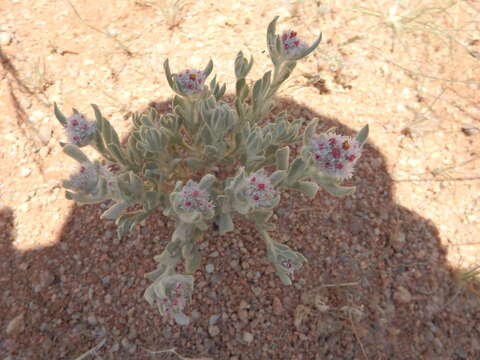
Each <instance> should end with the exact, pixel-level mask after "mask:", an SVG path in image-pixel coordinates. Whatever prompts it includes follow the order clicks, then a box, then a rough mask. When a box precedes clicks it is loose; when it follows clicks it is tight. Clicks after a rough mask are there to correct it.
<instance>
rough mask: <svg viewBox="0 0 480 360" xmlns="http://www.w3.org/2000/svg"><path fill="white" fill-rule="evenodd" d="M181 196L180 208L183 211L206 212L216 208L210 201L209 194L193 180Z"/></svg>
mask: <svg viewBox="0 0 480 360" xmlns="http://www.w3.org/2000/svg"><path fill="white" fill-rule="evenodd" d="M180 194H181V204H180V208H181V209H183V210H187V211H193V210H197V211H200V212H204V211H207V210H210V209H213V208H214V207H215V205H214V203H213V202H212V201H210V200H209V195H208V193H207V192H206V191H205V190H202V189H201V188H200V187H199V186H198V184H197V183H196V182H193V181H191V180H189V181H188V183H187V184H186V185H185V186H184V187H183V189H182V191H181V192H180Z"/></svg>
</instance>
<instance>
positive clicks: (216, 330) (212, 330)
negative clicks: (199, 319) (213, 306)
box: [208, 325, 220, 336]
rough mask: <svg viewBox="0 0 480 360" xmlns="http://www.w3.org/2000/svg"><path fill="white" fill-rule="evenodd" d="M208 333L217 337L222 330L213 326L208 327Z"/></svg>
mask: <svg viewBox="0 0 480 360" xmlns="http://www.w3.org/2000/svg"><path fill="white" fill-rule="evenodd" d="M208 333H209V334H210V336H217V335H218V334H220V329H219V328H218V326H215V325H212V326H209V327H208Z"/></svg>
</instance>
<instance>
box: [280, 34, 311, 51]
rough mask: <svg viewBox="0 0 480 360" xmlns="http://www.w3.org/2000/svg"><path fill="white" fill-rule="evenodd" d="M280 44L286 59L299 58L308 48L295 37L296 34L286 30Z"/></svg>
mask: <svg viewBox="0 0 480 360" xmlns="http://www.w3.org/2000/svg"><path fill="white" fill-rule="evenodd" d="M282 44H283V50H284V51H285V53H286V55H287V57H296V56H299V55H301V54H302V53H303V52H304V51H305V50H306V49H307V47H308V46H307V44H306V43H305V42H303V41H302V40H301V39H299V38H298V37H297V33H296V32H295V31H292V30H286V31H284V32H283V34H282Z"/></svg>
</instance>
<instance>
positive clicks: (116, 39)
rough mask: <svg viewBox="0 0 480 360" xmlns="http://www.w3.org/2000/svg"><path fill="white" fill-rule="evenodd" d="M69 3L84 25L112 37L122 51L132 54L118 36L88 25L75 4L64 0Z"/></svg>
mask: <svg viewBox="0 0 480 360" xmlns="http://www.w3.org/2000/svg"><path fill="white" fill-rule="evenodd" d="M65 1H66V2H67V3H68V4H69V5H70V7H71V8H72V10H73V12H74V13H75V15H76V16H77V18H78V19H79V20H80V21H81V22H82V23H83V24H85V26H87V27H89V28H90V29H92V30H94V31H96V32H99V33H100V34H103V35H105V36H106V37H108V38H109V39H112V40H113V41H115V42H116V43H117V45H118V46H120V48H121V49H122V51H123V52H124V53H125V54H126V55H128V56H133V53H132V52H131V51H130V49H129V48H128V47H127V46H126V45H125V44H124V43H123V42H121V41H120V40H118V38H117V37H116V36H114V35H112V34H110V33H108V32H107V31H103V30H101V29H99V28H97V27H95V26H93V25H90V24H89V23H87V22H86V21H85V20H83V18H82V17H81V16H80V13H79V12H78V11H77V9H76V8H75V6H73V4H72V3H71V2H70V0H65Z"/></svg>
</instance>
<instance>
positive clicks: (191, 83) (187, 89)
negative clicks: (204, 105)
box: [175, 69, 205, 95]
mask: <svg viewBox="0 0 480 360" xmlns="http://www.w3.org/2000/svg"><path fill="white" fill-rule="evenodd" d="M175 76H176V79H177V81H178V84H179V85H180V90H182V91H183V92H184V93H186V94H187V95H191V94H196V93H199V92H201V91H202V90H203V84H204V82H205V76H204V74H203V71H200V70H195V69H187V70H184V71H182V72H181V73H179V74H176V75H175Z"/></svg>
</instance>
